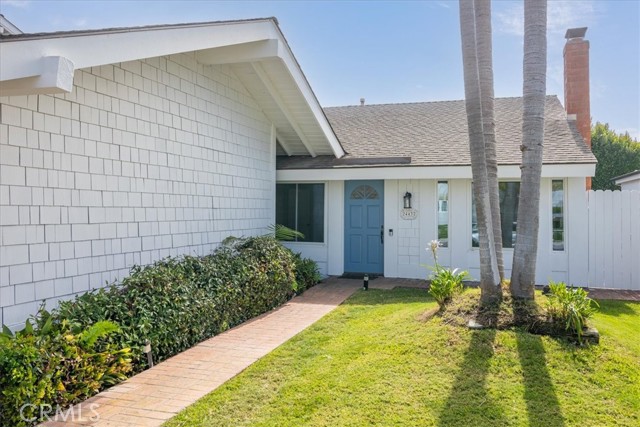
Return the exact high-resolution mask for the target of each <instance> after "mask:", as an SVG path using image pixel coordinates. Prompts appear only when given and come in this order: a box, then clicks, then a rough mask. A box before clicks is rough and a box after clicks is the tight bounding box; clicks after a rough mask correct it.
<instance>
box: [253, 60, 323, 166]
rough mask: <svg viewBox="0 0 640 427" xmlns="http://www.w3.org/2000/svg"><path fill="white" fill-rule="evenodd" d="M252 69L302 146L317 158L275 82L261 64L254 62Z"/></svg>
mask: <svg viewBox="0 0 640 427" xmlns="http://www.w3.org/2000/svg"><path fill="white" fill-rule="evenodd" d="M251 67H253V70H254V71H255V72H256V75H257V76H258V78H259V79H260V81H261V82H262V84H263V85H264V86H265V88H266V89H267V92H269V95H271V97H272V98H273V100H274V101H275V102H276V104H277V105H278V108H280V111H282V113H283V114H284V116H285V117H286V118H287V120H288V121H289V124H291V127H292V128H293V130H294V131H296V134H297V135H298V138H300V141H302V144H303V145H304V147H305V148H306V149H307V151H308V152H309V154H310V155H311V157H316V152H315V150H314V149H313V148H312V147H311V143H310V142H309V140H308V139H307V136H306V135H305V134H304V132H302V129H300V126H298V124H297V123H296V121H295V120H294V118H293V116H292V115H291V112H290V111H289V109H288V108H287V106H286V105H285V103H284V101H283V100H282V98H281V97H280V94H279V93H278V91H277V90H276V88H275V86H274V85H273V82H272V81H271V79H270V78H269V76H267V73H266V72H265V71H264V69H263V68H262V65H260V63H258V62H252V63H251ZM282 148H284V147H282Z"/></svg>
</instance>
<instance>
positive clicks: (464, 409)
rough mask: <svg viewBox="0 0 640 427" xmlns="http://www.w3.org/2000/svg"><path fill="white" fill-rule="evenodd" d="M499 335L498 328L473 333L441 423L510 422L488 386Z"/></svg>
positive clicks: (494, 423)
mask: <svg viewBox="0 0 640 427" xmlns="http://www.w3.org/2000/svg"><path fill="white" fill-rule="evenodd" d="M495 337H496V330H495V329H487V330H480V331H473V332H472V335H471V342H470V343H469V347H468V348H467V351H466V353H465V355H464V360H463V362H462V365H461V367H460V372H458V375H457V376H456V379H455V380H454V384H453V387H452V388H451V391H450V392H449V397H448V398H447V402H446V403H445V405H444V408H443V409H442V412H441V413H440V417H439V419H438V425H439V426H443V427H444V426H463V425H469V426H471V425H473V426H482V425H486V426H494V425H495V426H500V425H507V424H508V421H507V419H506V418H505V417H504V413H503V411H502V408H500V407H499V406H496V405H495V404H494V403H493V402H492V397H490V396H489V394H488V392H487V387H486V382H487V375H488V373H489V367H490V365H491V358H492V357H493V343H494V340H495Z"/></svg>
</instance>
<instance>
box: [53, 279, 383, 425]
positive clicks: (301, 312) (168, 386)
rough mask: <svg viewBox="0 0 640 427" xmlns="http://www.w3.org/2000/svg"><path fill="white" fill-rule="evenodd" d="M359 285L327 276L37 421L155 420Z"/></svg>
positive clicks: (316, 317)
mask: <svg viewBox="0 0 640 427" xmlns="http://www.w3.org/2000/svg"><path fill="white" fill-rule="evenodd" d="M373 282H374V281H372V284H373ZM361 286H362V282H360V281H357V280H340V279H336V278H331V279H329V280H327V282H325V283H322V284H320V285H317V286H315V287H313V288H311V289H309V290H308V291H306V292H305V293H304V294H303V295H301V296H299V297H296V298H294V299H292V300H291V301H289V302H288V303H286V304H285V305H283V306H282V307H280V308H278V309H276V310H273V311H270V312H268V313H265V314H263V315H261V316H259V317H256V318H255V319H252V320H250V321H248V322H245V323H243V324H242V325H239V326H237V327H236V328H233V329H231V330H229V331H226V332H224V333H222V334H220V335H217V336H215V337H213V338H211V339H208V340H206V341H203V342H202V343H200V344H198V345H196V346H195V347H193V348H191V349H189V350H187V351H184V352H182V353H180V354H178V355H176V356H174V357H172V358H170V359H168V360H166V361H164V362H162V363H160V364H158V365H156V366H154V367H153V368H151V369H148V370H146V371H144V372H142V373H140V374H138V375H135V376H133V377H131V378H129V379H128V380H127V381H125V382H123V383H121V384H118V385H116V386H114V387H111V388H110V389H108V390H105V391H103V392H102V393H99V394H98V395H96V396H94V397H92V398H90V399H88V400H86V401H85V402H83V403H82V404H80V405H77V406H76V407H75V409H74V413H73V414H69V415H68V416H67V419H66V421H63V420H61V419H59V420H58V421H49V422H46V423H43V424H41V426H47V427H54V426H55V427H63V426H65V427H73V426H95V427H133V426H159V425H161V424H162V423H163V422H164V421H165V420H167V419H169V418H171V417H173V416H174V415H176V414H177V413H178V412H179V411H180V410H182V409H184V408H186V407H187V406H189V405H191V404H192V403H194V402H195V401H196V400H198V399H199V398H201V397H203V396H204V395H206V394H208V393H210V392H211V391H213V390H215V389H216V388H217V387H219V386H220V385H222V384H223V383H225V382H226V381H227V380H229V379H231V378H233V377H234V376H236V375H237V374H238V373H240V372H241V371H243V370H244V369H245V368H247V367H248V366H249V365H251V364H252V363H253V362H255V361H256V360H258V359H260V358H261V357H263V356H265V355H266V354H268V353H269V352H271V351H272V350H274V349H275V348H276V347H278V346H279V345H281V344H283V343H284V342H286V341H287V340H289V339H290V338H292V337H293V336H294V335H296V334H298V333H299V332H301V331H302V330H304V329H306V328H307V327H308V326H310V325H311V324H313V323H315V322H316V321H317V320H319V319H320V318H321V317H323V316H324V315H325V314H327V313H329V312H330V311H332V310H333V309H334V308H336V307H337V306H338V305H340V304H341V303H342V302H343V301H344V300H345V299H347V298H348V297H349V296H350V295H351V294H353V293H354V292H355V291H356V290H357V289H358V288H360V287H361ZM372 287H373V286H372ZM91 405H94V406H91ZM92 408H94V410H95V412H94V411H92ZM96 413H97V414H98V416H97V417H96V416H95V415H96ZM72 415H73V416H72ZM91 417H95V418H93V420H92V419H91Z"/></svg>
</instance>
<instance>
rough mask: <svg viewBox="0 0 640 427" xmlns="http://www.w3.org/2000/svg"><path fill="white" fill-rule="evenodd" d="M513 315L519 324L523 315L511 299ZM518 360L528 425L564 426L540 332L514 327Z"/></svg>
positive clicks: (524, 312) (524, 316) (525, 313)
mask: <svg viewBox="0 0 640 427" xmlns="http://www.w3.org/2000/svg"><path fill="white" fill-rule="evenodd" d="M513 303H514V305H513V314H514V317H515V322H516V324H522V323H523V322H520V321H518V318H519V317H520V318H526V317H527V312H526V311H523V310H522V309H523V306H522V305H518V304H515V300H513ZM516 346H517V348H518V359H519V360H520V366H521V367H522V381H523V384H524V400H525V403H526V405H527V417H528V418H529V425H531V426H539V425H540V426H542V425H543V426H546V427H563V426H564V425H565V423H564V418H563V416H562V410H561V408H560V402H558V397H557V396H556V393H555V388H554V386H553V381H552V380H551V376H550V375H549V370H548V369H547V357H546V352H545V350H544V343H543V341H542V337H541V336H540V335H535V334H532V333H529V332H525V331H522V330H516Z"/></svg>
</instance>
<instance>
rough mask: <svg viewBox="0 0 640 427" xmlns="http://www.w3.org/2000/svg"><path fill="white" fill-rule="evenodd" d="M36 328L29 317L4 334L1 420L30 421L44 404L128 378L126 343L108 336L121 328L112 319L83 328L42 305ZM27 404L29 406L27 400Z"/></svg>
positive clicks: (78, 397)
mask: <svg viewBox="0 0 640 427" xmlns="http://www.w3.org/2000/svg"><path fill="white" fill-rule="evenodd" d="M36 323H38V324H39V325H37V326H36V327H35V328H34V327H33V326H32V324H31V322H30V321H27V323H26V325H25V328H24V329H23V330H21V331H19V332H16V333H15V335H14V334H11V333H10V332H9V331H8V330H5V331H4V332H3V333H2V334H0V390H1V391H2V392H1V393H0V425H2V426H17V427H20V426H29V425H32V424H33V422H29V421H28V420H31V419H33V420H34V421H37V420H38V416H39V409H40V405H50V406H51V407H53V408H55V407H56V406H59V407H67V406H69V405H72V404H75V403H78V402H80V401H82V400H84V399H86V398H87V397H88V396H91V395H93V394H95V393H97V392H98V391H100V390H101V389H103V388H105V387H107V386H109V385H113V384H116V383H118V382H120V381H122V380H124V379H125V378H126V375H127V374H128V373H129V372H130V371H131V359H130V358H129V349H128V348H119V347H118V346H116V345H114V344H113V343H111V342H109V341H108V339H107V338H108V336H109V335H111V334H113V333H114V332H117V330H118V327H117V326H116V325H115V324H113V323H111V322H99V323H96V324H94V325H92V326H90V327H89V328H87V329H84V330H83V331H79V330H78V329H77V328H74V327H72V325H70V324H69V323H68V322H66V321H59V319H56V318H55V317H52V316H50V315H49V313H47V312H46V311H44V310H41V311H40V313H39V315H38V317H37V318H36ZM24 405H27V406H24Z"/></svg>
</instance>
